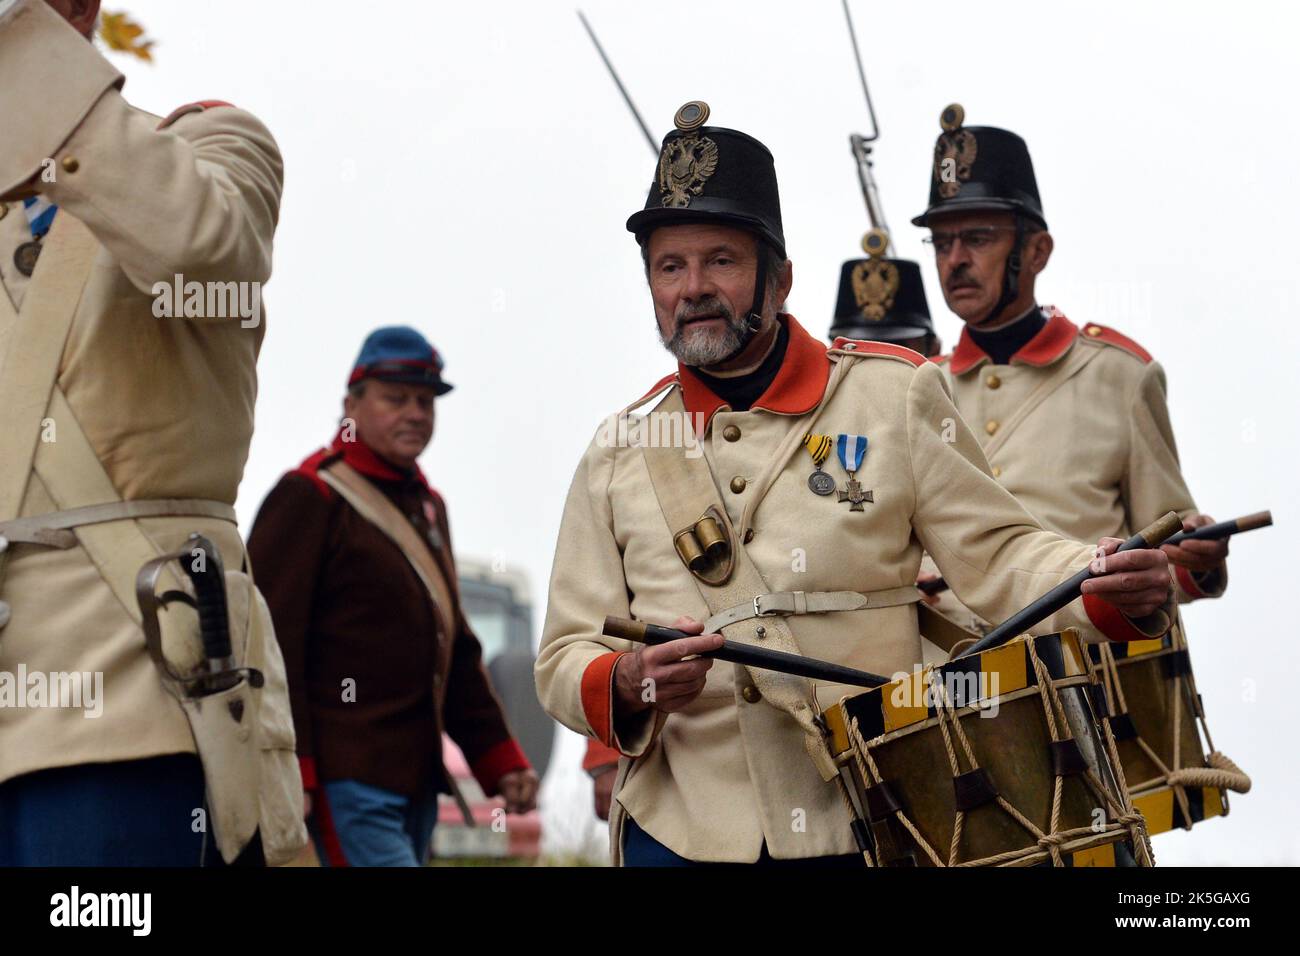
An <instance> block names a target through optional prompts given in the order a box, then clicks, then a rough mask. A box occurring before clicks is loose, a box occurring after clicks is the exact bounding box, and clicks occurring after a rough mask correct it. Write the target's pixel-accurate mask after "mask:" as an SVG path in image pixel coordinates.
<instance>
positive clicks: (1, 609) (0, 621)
mask: <svg viewBox="0 0 1300 956" xmlns="http://www.w3.org/2000/svg"><path fill="white" fill-rule="evenodd" d="M8 623H9V605H8V604H7V603H5V602H4V601H0V627H4V626H5V625H6V624H8Z"/></svg>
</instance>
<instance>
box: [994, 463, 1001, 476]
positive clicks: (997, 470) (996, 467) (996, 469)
mask: <svg viewBox="0 0 1300 956" xmlns="http://www.w3.org/2000/svg"><path fill="white" fill-rule="evenodd" d="M993 477H994V478H1001V477H1002V466H1001V465H994V466H993Z"/></svg>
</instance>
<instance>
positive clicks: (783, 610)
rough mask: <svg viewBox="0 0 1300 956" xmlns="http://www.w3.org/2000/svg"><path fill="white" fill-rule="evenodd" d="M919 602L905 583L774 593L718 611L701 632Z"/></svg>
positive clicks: (712, 632) (915, 594) (915, 591)
mask: <svg viewBox="0 0 1300 956" xmlns="http://www.w3.org/2000/svg"><path fill="white" fill-rule="evenodd" d="M919 600H921V592H920V591H918V590H917V589H916V587H915V586H914V585H911V584H905V585H902V586H900V587H896V588H884V589H882V590H880V591H868V592H866V593H865V594H864V593H862V592H859V591H777V592H775V593H773V594H759V595H756V596H755V597H754V600H753V601H751V602H749V603H747V604H737V605H735V606H734V607H729V608H727V609H726V610H724V611H719V612H718V613H717V614H715V615H713V616H712V617H711V618H709V619H708V620H707V621H705V622H704V633H705V634H714V633H717V632H718V631H721V630H722V629H723V628H724V627H726V626H727V625H729V624H735V623H736V622H737V621H748V620H750V619H751V618H756V617H769V616H771V615H774V614H779V615H782V616H790V615H795V614H826V613H828V612H831V611H866V610H871V609H874V608H881V607H898V606H899V605H902V604H912V603H914V602H916V601H919Z"/></svg>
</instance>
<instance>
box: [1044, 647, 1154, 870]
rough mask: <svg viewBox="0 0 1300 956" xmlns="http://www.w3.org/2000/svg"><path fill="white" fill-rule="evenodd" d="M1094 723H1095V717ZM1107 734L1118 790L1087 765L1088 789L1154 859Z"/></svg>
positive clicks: (1058, 705) (1050, 689) (1047, 678)
mask: <svg viewBox="0 0 1300 956" xmlns="http://www.w3.org/2000/svg"><path fill="white" fill-rule="evenodd" d="M1027 646H1028V648H1029V657H1030V660H1031V661H1032V662H1033V665H1034V673H1035V674H1036V675H1037V677H1038V685H1039V687H1040V688H1044V689H1045V690H1046V692H1047V693H1049V694H1050V695H1051V698H1052V702H1053V704H1054V706H1055V709H1056V710H1057V712H1058V713H1059V715H1060V719H1061V723H1062V724H1063V725H1065V726H1066V727H1068V726H1069V722H1068V720H1067V718H1066V716H1065V705H1064V704H1063V703H1062V702H1061V694H1060V691H1059V689H1058V688H1057V686H1056V684H1055V683H1053V682H1052V679H1051V675H1050V674H1049V673H1048V672H1047V667H1046V665H1044V664H1043V662H1042V660H1041V659H1040V658H1039V656H1038V649H1037V647H1036V646H1035V642H1034V641H1033V640H1030V641H1028V642H1027ZM1093 722H1094V723H1096V721H1095V720H1094V721H1093ZM1103 723H1104V722H1103ZM1106 736H1107V740H1108V746H1107V753H1108V754H1109V755H1110V759H1111V763H1112V765H1113V766H1114V767H1115V774H1116V776H1117V779H1116V781H1115V783H1116V786H1117V787H1118V789H1119V793H1118V794H1112V793H1111V792H1110V790H1109V789H1108V788H1107V787H1106V785H1105V784H1104V783H1103V782H1102V780H1101V779H1100V777H1098V776H1097V774H1096V773H1095V772H1094V771H1093V769H1092V768H1091V767H1089V768H1087V769H1086V770H1085V771H1084V772H1083V779H1084V783H1085V784H1087V786H1088V789H1090V790H1091V791H1092V794H1093V796H1094V797H1097V798H1098V799H1099V800H1101V802H1102V803H1103V804H1105V806H1106V809H1107V810H1109V811H1110V813H1111V815H1112V816H1113V817H1114V824H1115V827H1117V828H1121V829H1126V830H1128V831H1129V836H1130V837H1131V838H1132V840H1133V843H1134V846H1135V848H1136V852H1137V853H1138V855H1139V857H1141V856H1142V855H1144V854H1145V855H1146V856H1147V858H1148V859H1152V860H1153V859H1154V858H1153V857H1152V856H1151V854H1150V849H1151V848H1150V842H1149V840H1148V837H1147V834H1146V819H1145V818H1144V817H1143V816H1142V814H1140V813H1138V812H1137V811H1136V810H1135V809H1134V808H1133V801H1132V799H1131V796H1130V794H1129V790H1128V787H1127V785H1126V784H1125V782H1124V768H1123V767H1122V766H1121V765H1120V762H1119V754H1118V752H1117V751H1116V748H1115V742H1114V739H1113V738H1112V737H1111V734H1110V728H1109V727H1107V728H1106ZM1070 739H1074V738H1073V735H1071V738H1070ZM1057 783H1058V785H1059V784H1060V783H1062V778H1061V777H1060V776H1058V777H1057ZM1110 829H1112V827H1110V826H1107V827H1104V828H1103V829H1102V831H1101V832H1105V831H1106V830H1110ZM1149 865H1152V866H1154V865H1155V864H1154V862H1152V863H1150V864H1149Z"/></svg>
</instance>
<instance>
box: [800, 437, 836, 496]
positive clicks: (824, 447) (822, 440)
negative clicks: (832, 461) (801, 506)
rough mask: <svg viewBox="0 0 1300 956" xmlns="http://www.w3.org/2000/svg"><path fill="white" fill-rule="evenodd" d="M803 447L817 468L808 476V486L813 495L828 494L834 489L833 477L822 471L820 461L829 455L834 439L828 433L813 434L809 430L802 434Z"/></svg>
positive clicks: (833, 445)
mask: <svg viewBox="0 0 1300 956" xmlns="http://www.w3.org/2000/svg"><path fill="white" fill-rule="evenodd" d="M803 447H804V448H805V449H807V451H808V454H809V455H810V456H811V457H812V460H813V464H814V465H816V466H817V470H816V471H814V472H813V473H812V474H811V475H809V476H808V487H809V488H811V489H812V492H813V494H815V495H823V496H825V495H829V494H830V493H831V492H832V491H834V490H835V479H834V478H832V477H831V476H830V475H828V474H826V472H824V471H822V463H823V462H824V461H826V459H827V458H829V457H830V454H831V449H832V448H834V447H835V439H834V438H833V437H832V436H830V435H814V434H812V433H811V432H810V433H809V434H807V435H804V436H803Z"/></svg>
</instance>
